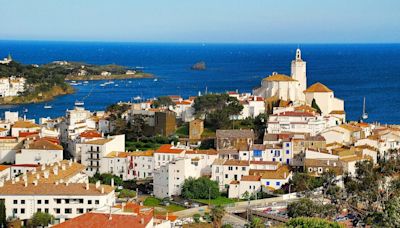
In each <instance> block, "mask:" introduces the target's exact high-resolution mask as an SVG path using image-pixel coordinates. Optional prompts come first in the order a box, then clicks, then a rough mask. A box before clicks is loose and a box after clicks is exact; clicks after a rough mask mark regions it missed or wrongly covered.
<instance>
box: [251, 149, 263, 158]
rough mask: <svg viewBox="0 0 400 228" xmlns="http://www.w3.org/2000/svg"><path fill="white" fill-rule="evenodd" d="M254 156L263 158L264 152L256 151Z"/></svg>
mask: <svg viewBox="0 0 400 228" xmlns="http://www.w3.org/2000/svg"><path fill="white" fill-rule="evenodd" d="M253 156H254V157H261V156H262V151H261V150H254V151H253Z"/></svg>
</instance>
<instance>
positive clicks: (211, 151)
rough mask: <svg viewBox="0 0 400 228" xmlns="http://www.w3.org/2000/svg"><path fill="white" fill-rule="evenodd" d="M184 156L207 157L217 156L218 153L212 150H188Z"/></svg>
mask: <svg viewBox="0 0 400 228" xmlns="http://www.w3.org/2000/svg"><path fill="white" fill-rule="evenodd" d="M186 154H207V155H217V154H218V152H217V151H216V150H214V149H209V150H188V151H186Z"/></svg>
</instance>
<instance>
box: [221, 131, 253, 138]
mask: <svg viewBox="0 0 400 228" xmlns="http://www.w3.org/2000/svg"><path fill="white" fill-rule="evenodd" d="M216 136H217V138H254V132H253V131H252V130H217V132H216Z"/></svg>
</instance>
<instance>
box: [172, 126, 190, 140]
mask: <svg viewBox="0 0 400 228" xmlns="http://www.w3.org/2000/svg"><path fill="white" fill-rule="evenodd" d="M175 134H176V135H177V136H179V137H188V136H189V127H188V125H187V124H184V125H182V126H180V127H179V128H178V129H177V130H176V132H175Z"/></svg>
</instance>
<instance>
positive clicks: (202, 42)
mask: <svg viewBox="0 0 400 228" xmlns="http://www.w3.org/2000/svg"><path fill="white" fill-rule="evenodd" d="M0 42H54V43H132V44H134V43H137V44H248V45H252V44H253V45H260V44H264V45H265V44H271V45H310V44H314V45H315V44H317V45H338V44H366V45H368V44H400V41H398V42H386V41H383V42H251V41H250V42H246V41H243V42H235V41H226V42H225V41H224V42H222V41H211V42H206V41H124V40H62V39H60V40H53V39H43V40H41V39H1V38H0Z"/></svg>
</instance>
